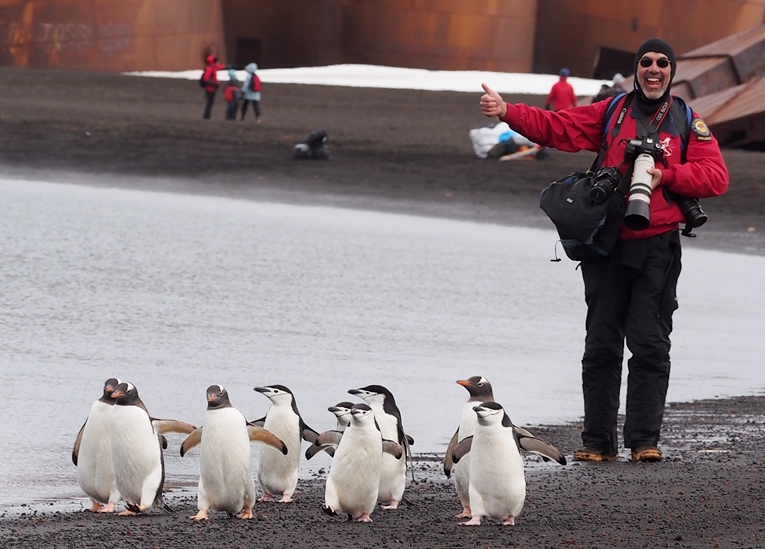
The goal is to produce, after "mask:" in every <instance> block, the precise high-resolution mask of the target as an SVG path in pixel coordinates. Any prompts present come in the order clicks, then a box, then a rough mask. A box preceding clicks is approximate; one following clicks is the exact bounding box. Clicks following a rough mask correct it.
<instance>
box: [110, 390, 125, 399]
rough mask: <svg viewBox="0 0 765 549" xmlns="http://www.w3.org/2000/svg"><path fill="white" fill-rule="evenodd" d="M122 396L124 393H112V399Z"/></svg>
mask: <svg viewBox="0 0 765 549" xmlns="http://www.w3.org/2000/svg"><path fill="white" fill-rule="evenodd" d="M124 394H125V393H123V392H122V391H117V390H115V391H114V392H113V393H112V398H117V397H121V396H122V395H124Z"/></svg>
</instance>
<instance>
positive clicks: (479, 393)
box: [444, 376, 494, 519]
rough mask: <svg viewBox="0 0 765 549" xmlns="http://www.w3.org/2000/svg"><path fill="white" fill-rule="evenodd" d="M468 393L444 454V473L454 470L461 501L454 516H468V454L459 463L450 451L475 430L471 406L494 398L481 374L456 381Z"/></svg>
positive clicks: (455, 485) (455, 483) (470, 515)
mask: <svg viewBox="0 0 765 549" xmlns="http://www.w3.org/2000/svg"><path fill="white" fill-rule="evenodd" d="M457 383H458V384H459V385H462V386H463V387H464V388H465V389H467V391H468V393H470V397H469V398H468V399H467V402H465V404H464V405H463V407H462V414H461V416H460V425H459V427H458V428H457V431H456V432H455V433H454V436H453V437H452V439H451V441H450V442H449V446H448V447H447V449H446V454H445V455H444V473H446V476H447V478H448V477H450V476H451V474H452V471H453V472H454V487H455V489H456V491H457V497H459V499H460V503H462V512H461V513H459V514H458V515H457V516H456V517H455V518H458V519H460V518H470V517H472V514H471V513H470V480H469V479H470V454H467V455H466V456H465V457H463V458H462V460H461V461H460V464H459V465H456V464H454V463H452V460H451V459H452V452H453V451H454V447H455V446H456V445H457V443H458V442H459V441H461V440H463V439H465V438H467V437H469V436H472V435H473V432H474V431H475V422H476V414H475V411H474V410H473V407H474V406H475V405H476V404H480V403H482V402H491V401H493V400H494V392H493V391H492V388H491V383H489V381H488V380H487V379H486V378H484V377H482V376H473V377H471V378H468V379H461V380H459V381H457Z"/></svg>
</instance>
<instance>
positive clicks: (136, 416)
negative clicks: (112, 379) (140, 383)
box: [111, 383, 196, 515]
mask: <svg viewBox="0 0 765 549" xmlns="http://www.w3.org/2000/svg"><path fill="white" fill-rule="evenodd" d="M112 398H113V399H116V401H115V403H114V404H115V405H114V409H113V410H112V417H111V430H112V462H113V463H114V476H115V478H116V481H117V490H119V492H120V494H121V495H122V499H124V500H125V504H126V506H127V509H126V510H125V511H123V512H121V513H120V515H134V514H136V513H139V512H143V511H147V510H148V509H150V508H151V507H152V506H154V505H158V506H160V507H162V508H163V509H166V510H168V508H167V507H166V506H165V503H164V500H163V499H162V486H163V484H164V482H165V462H164V459H163V455H162V447H163V446H165V445H166V444H167V442H166V441H165V440H164V436H162V435H163V434H164V433H171V432H175V433H184V434H187V435H188V434H190V433H191V432H192V431H194V429H195V428H196V427H194V426H193V425H191V424H189V423H184V422H182V421H176V420H172V419H155V418H152V417H151V416H150V415H149V412H148V410H147V409H146V405H144V403H143V402H142V401H141V398H140V397H139V396H138V389H136V388H135V385H133V384H132V383H120V384H119V385H117V387H116V388H115V389H114V392H113V393H112Z"/></svg>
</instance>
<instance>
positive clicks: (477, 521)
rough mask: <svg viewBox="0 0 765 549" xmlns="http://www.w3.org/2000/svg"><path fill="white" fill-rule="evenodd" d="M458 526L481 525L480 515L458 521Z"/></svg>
mask: <svg viewBox="0 0 765 549" xmlns="http://www.w3.org/2000/svg"><path fill="white" fill-rule="evenodd" d="M460 526H481V516H480V515H474V516H473V518H471V519H470V520H469V521H467V522H460Z"/></svg>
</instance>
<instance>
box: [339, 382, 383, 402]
mask: <svg viewBox="0 0 765 549" xmlns="http://www.w3.org/2000/svg"><path fill="white" fill-rule="evenodd" d="M348 392H349V393H350V394H352V395H356V396H358V397H361V398H365V396H372V395H383V396H384V397H385V398H386V400H387V399H388V398H391V399H392V398H393V393H391V392H390V391H389V390H388V389H386V388H385V387H383V386H382V385H367V386H366V387H362V388H361V389H351V390H350V391H348Z"/></svg>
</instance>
